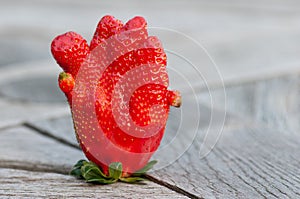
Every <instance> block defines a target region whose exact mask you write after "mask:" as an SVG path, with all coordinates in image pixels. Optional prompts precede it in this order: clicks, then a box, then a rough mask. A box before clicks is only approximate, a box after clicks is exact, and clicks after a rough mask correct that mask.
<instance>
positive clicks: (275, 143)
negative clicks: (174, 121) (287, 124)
mask: <svg viewBox="0 0 300 199" xmlns="http://www.w3.org/2000/svg"><path fill="white" fill-rule="evenodd" d="M299 138H300V137H298V136H295V135H293V136H289V135H286V134H283V133H282V132H278V131H276V130H271V129H268V128H265V127H263V126H257V127H253V126H245V127H244V128H238V129H232V128H228V129H226V130H225V131H224V132H223V134H222V138H221V140H220V141H219V143H218V144H217V145H216V147H215V148H214V149H213V150H212V152H211V153H209V155H208V156H206V157H205V158H202V159H200V158H199V151H200V147H199V145H200V144H201V143H197V142H196V143H195V144H194V145H193V146H192V147H191V148H190V149H189V150H188V151H187V152H186V153H185V154H184V155H183V156H182V157H181V158H180V159H178V160H177V161H176V162H175V163H173V164H171V165H170V166H168V167H166V168H163V169H160V170H157V171H155V172H154V173H151V175H153V176H155V177H156V178H158V179H161V180H165V181H167V182H168V183H171V184H174V185H176V186H178V187H180V188H183V189H185V190H186V191H189V192H191V193H193V194H196V195H199V196H202V197H204V198H214V197H217V198H223V197H226V198H263V197H267V198H277V197H279V198H298V197H299V196H300V181H299V179H300V169H299V167H298V165H299V159H300V153H299V150H300V141H299V140H300V139H299ZM174 150H178V148H177V149H176V148H174ZM165 156H167V154H165ZM161 158H164V155H162V156H161Z"/></svg>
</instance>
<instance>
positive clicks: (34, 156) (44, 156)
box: [0, 127, 84, 173]
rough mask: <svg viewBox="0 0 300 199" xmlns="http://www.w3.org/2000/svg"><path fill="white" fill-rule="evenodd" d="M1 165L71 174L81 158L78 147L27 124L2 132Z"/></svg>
mask: <svg viewBox="0 0 300 199" xmlns="http://www.w3.org/2000/svg"><path fill="white" fill-rule="evenodd" d="M0 146H1V150H0V160H1V161H0V167H5V168H21V169H27V170H39V171H54V172H59V173H68V172H69V171H70V169H71V167H72V165H74V164H75V163H76V162H77V161H78V160H79V159H83V158H84V156H83V154H82V152H81V151H80V150H78V149H74V148H71V147H69V146H66V145H63V144H61V143H59V142H57V141H55V140H52V139H49V138H47V137H45V136H43V135H40V134H38V133H37V132H34V131H32V130H30V129H27V128H25V127H17V128H11V129H6V130H3V131H0Z"/></svg>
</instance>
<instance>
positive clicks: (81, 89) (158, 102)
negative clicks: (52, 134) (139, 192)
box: [51, 15, 181, 183]
mask: <svg viewBox="0 0 300 199" xmlns="http://www.w3.org/2000/svg"><path fill="white" fill-rule="evenodd" d="M51 52H52V54H53V56H54V58H55V59H56V61H57V63H58V64H59V65H60V66H61V67H62V69H63V70H64V72H63V73H61V74H60V77H59V86H60V88H61V90H62V91H63V92H64V93H65V94H66V96H67V99H68V102H69V104H70V107H71V110H72V116H73V121H74V127H75V131H76V135H77V138H78V141H79V143H80V146H81V148H82V150H83V152H84V153H85V155H86V156H87V158H88V159H89V160H90V161H91V162H93V164H96V165H98V166H99V167H100V168H101V170H100V171H101V172H103V173H102V174H103V175H102V174H101V175H102V177H103V176H106V177H104V178H105V179H106V180H107V179H110V180H108V181H109V183H111V182H113V181H114V180H115V179H116V178H112V176H111V172H112V171H113V170H114V169H117V170H118V171H119V170H120V165H119V164H117V163H120V164H121V165H122V166H121V174H120V176H119V177H118V179H121V180H123V181H126V179H124V177H125V176H130V175H132V176H135V175H137V174H135V171H138V170H140V169H141V168H143V167H145V165H147V162H148V161H149V159H150V158H151V156H152V155H153V153H154V152H155V151H156V150H157V148H158V146H159V144H160V141H161V139H162V137H163V134H164V130H165V125H166V121H167V119H168V113H169V107H170V106H175V107H179V106H180V104H181V97H180V93H179V92H178V91H169V90H168V89H167V87H168V84H169V79H168V74H167V70H166V64H167V58H166V54H165V52H164V49H163V47H162V45H161V43H160V41H159V39H158V38H157V37H155V36H148V33H147V23H146V21H145V19H144V18H142V17H134V18H133V19H131V20H129V21H128V22H127V23H126V24H125V25H123V23H122V22H121V21H120V20H118V19H115V18H114V17H112V16H109V15H107V16H104V17H103V18H102V19H101V20H100V22H99V24H98V25H97V29H96V32H95V34H94V37H93V39H92V41H91V44H90V46H88V44H87V42H86V41H85V40H84V39H83V38H82V37H81V36H80V35H78V34H77V33H74V32H69V33H66V34H63V35H61V36H58V37H56V38H55V39H54V40H53V42H52V45H51ZM152 163H153V162H152ZM152 163H151V164H150V165H152ZM85 166H86V167H93V165H90V164H87V163H83V162H82V161H80V162H79V163H78V164H77V166H76V165H75V167H74V172H75V173H77V174H78V168H81V170H80V172H79V175H78V176H80V177H84V178H86V179H87V177H86V176H88V175H87V174H86V173H85V171H86V170H84V169H82V168H85ZM146 168H147V169H149V167H146ZM90 170H91V169H90ZM90 170H88V171H90ZM143 171H146V170H143ZM97 172H98V173H99V171H98V170H97ZM99 175H100V174H99ZM130 179H131V178H130ZM127 180H128V179H127ZM104 181H105V180H104ZM104 181H103V178H101V179H100V180H99V179H98V182H100V183H104ZM105 182H106V181H105Z"/></svg>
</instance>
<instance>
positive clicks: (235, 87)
mask: <svg viewBox="0 0 300 199" xmlns="http://www.w3.org/2000/svg"><path fill="white" fill-rule="evenodd" d="M106 14H110V15H114V16H115V17H116V18H119V19H121V20H122V21H123V22H126V21H127V20H129V19H130V18H132V17H133V16H135V15H141V16H144V17H145V18H146V19H147V21H148V25H149V27H162V28H167V29H172V30H176V31H179V32H181V33H184V34H185V35H186V36H188V37H191V38H193V39H194V40H195V41H197V42H199V43H200V44H201V45H202V46H203V47H204V49H206V51H207V52H208V53H209V55H210V56H211V58H212V59H213V60H214V62H215V64H216V65H217V66H218V69H219V71H220V74H221V77H222V78H223V80H224V83H225V85H226V91H227V98H228V99H227V101H228V107H227V108H228V111H229V112H233V113H236V114H241V115H243V116H245V117H249V118H252V119H254V120H261V121H265V122H267V123H268V124H271V125H277V123H278V121H277V120H278V118H277V119H274V117H272V118H271V119H270V118H268V117H266V113H268V114H269V113H270V111H271V112H272V111H273V112H274V111H275V112H276V111H277V112H276V113H274V114H273V112H272V115H277V116H278V115H280V117H279V120H280V121H282V120H284V121H288V120H289V119H290V118H292V116H294V115H295V114H296V115H298V112H299V111H298V110H299V109H300V107H299V105H298V103H297V100H298V96H299V81H298V75H297V74H298V72H299V70H300V56H299V52H300V2H299V1H296V0H285V1H280V0H255V1H241V0H214V1H210V0H185V1H180V0H164V1H160V0H152V1H140V0H130V1H129V0H110V1H99V0H89V1H82V0H43V1H40V0H26V1H20V0H9V1H8V0H0V84H1V86H0V110H1V115H0V127H5V126H9V125H14V124H17V123H20V122H23V121H25V120H36V119H42V118H48V117H52V116H53V117H54V116H55V117H56V116H58V115H65V114H69V110H68V107H67V104H66V103H65V99H64V96H63V95H62V94H61V92H60V91H59V90H58V87H57V75H58V73H59V71H60V69H59V67H58V66H57V64H56V63H55V61H54V60H53V59H52V56H51V54H50V43H51V41H52V39H53V38H54V37H55V36H56V35H58V34H62V33H64V32H66V31H71V30H72V31H76V32H78V33H80V34H82V35H83V36H84V37H85V38H86V39H87V40H88V41H90V39H91V38H92V35H93V33H94V30H95V27H96V25H97V23H98V21H99V20H100V18H101V17H102V16H104V15H106ZM162 37H163V36H162ZM163 38H164V37H163ZM167 39H168V40H167ZM161 40H162V43H163V44H164V45H171V46H172V48H177V49H183V50H184V51H185V53H187V54H190V55H191V56H192V57H193V56H194V57H198V52H197V51H194V50H191V49H189V46H188V45H184V42H183V40H177V39H176V38H175V37H174V38H172V37H167V36H166V39H165V40H164V39H161ZM166 40H167V41H166ZM199 53H202V54H203V49H202V52H199ZM191 59H192V58H191ZM169 62H170V63H172V64H171V67H175V68H176V67H178V68H180V67H181V66H180V65H179V64H176V62H174V60H172V59H169ZM203 62H205V61H203ZM196 65H197V66H199V67H200V68H201V67H202V68H201V70H202V72H204V73H205V71H206V70H207V68H205V64H202V63H201V59H200V60H199V62H197V63H196ZM218 77H219V76H218ZM205 78H206V80H207V81H208V82H209V83H210V84H212V85H214V86H213V87H214V89H213V90H211V92H213V93H216V95H215V96H216V102H217V101H218V97H217V96H218V92H219V91H218V89H219V88H220V87H221V84H220V80H221V79H220V78H219V79H214V77H213V75H212V76H210V75H209V74H208V75H207V76H206V77H205ZM199 81H201V80H199ZM214 81H216V82H214ZM171 83H172V82H171ZM214 83H216V84H214ZM174 87H175V86H174ZM204 90H205V89H204ZM205 92H206V91H204V93H202V94H201V99H202V100H203V103H206V102H208V101H209V99H208V98H207V95H206V93H205ZM219 93H220V92H219ZM291 93H292V94H291ZM265 98H267V100H266V99H265ZM219 100H220V102H222V100H224V99H223V98H221V97H220V99H219ZM270 104H271V105H270ZM274 104H276V105H275V106H276V107H277V108H276V110H274V106H273V105H274ZM268 106H269V108H268ZM278 107H279V108H278ZM287 113H288V114H287ZM287 115H288V116H287ZM293 118H294V117H293ZM271 120H272V121H271ZM296 126H297V125H296ZM294 127H295V125H293V128H294ZM297 128H298V126H297Z"/></svg>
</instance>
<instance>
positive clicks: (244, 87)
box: [200, 73, 300, 134]
mask: <svg viewBox="0 0 300 199" xmlns="http://www.w3.org/2000/svg"><path fill="white" fill-rule="evenodd" d="M299 77H300V76H299V73H296V74H290V75H283V76H281V77H277V78H271V79H265V80H260V81H256V82H250V83H245V84H237V85H235V86H234V85H232V86H229V87H227V88H226V94H227V112H230V113H232V114H234V115H237V116H239V117H242V118H245V119H246V120H249V121H250V120H251V121H253V122H257V123H264V124H265V125H267V126H268V127H270V128H275V129H279V130H280V131H282V132H283V133H287V134H299V130H300V122H299V121H300V100H299V99H300V81H299ZM222 92H223V90H222V89H215V90H211V94H212V95H213V96H214V97H215V99H214V100H215V101H216V102H217V103H216V104H218V103H222V101H223V98H222V97H223V95H222ZM200 99H201V102H202V103H209V102H210V96H209V95H208V93H201V96H200Z"/></svg>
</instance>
